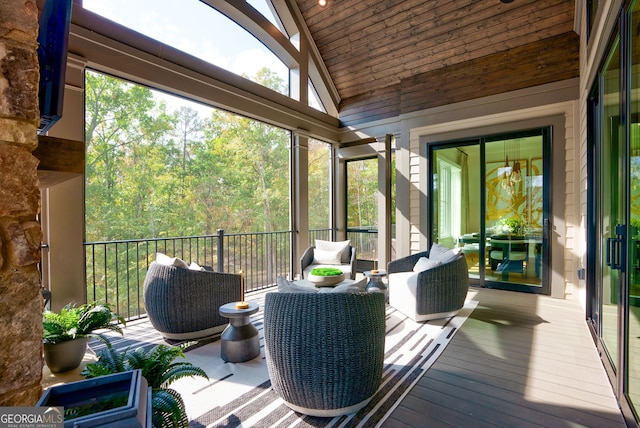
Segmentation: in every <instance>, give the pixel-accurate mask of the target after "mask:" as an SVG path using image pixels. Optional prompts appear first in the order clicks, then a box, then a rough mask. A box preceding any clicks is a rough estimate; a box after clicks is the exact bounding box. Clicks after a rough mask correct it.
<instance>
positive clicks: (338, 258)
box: [313, 248, 342, 265]
mask: <svg viewBox="0 0 640 428" xmlns="http://www.w3.org/2000/svg"><path fill="white" fill-rule="evenodd" d="M313 264H316V265H340V264H342V255H341V251H340V250H338V251H331V250H319V249H317V248H316V249H315V250H313Z"/></svg>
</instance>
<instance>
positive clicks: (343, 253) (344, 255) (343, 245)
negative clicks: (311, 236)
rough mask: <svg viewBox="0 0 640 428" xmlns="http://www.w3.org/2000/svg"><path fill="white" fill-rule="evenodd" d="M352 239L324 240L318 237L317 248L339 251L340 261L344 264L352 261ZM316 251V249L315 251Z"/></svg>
mask: <svg viewBox="0 0 640 428" xmlns="http://www.w3.org/2000/svg"><path fill="white" fill-rule="evenodd" d="M350 245H351V241H349V240H347V241H323V240H321V239H316V250H323V251H339V252H340V261H341V263H342V264H345V263H349V261H351V249H350V248H349V246H350ZM314 252H315V251H314Z"/></svg>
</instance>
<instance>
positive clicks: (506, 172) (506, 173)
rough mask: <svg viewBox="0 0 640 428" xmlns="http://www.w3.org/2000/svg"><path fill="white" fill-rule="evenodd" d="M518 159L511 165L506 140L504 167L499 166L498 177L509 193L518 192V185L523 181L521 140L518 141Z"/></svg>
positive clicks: (516, 150)
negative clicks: (520, 158)
mask: <svg viewBox="0 0 640 428" xmlns="http://www.w3.org/2000/svg"><path fill="white" fill-rule="evenodd" d="M515 155H516V160H515V161H514V162H513V167H511V166H509V154H508V152H507V141H506V140H505V142H504V167H502V168H498V178H499V179H500V185H501V186H502V188H503V189H504V190H505V191H506V192H507V194H508V195H513V194H514V193H515V192H516V185H517V184H518V183H520V182H521V181H522V168H521V167H520V160H519V157H520V141H516V149H515Z"/></svg>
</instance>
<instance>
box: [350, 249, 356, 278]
mask: <svg viewBox="0 0 640 428" xmlns="http://www.w3.org/2000/svg"><path fill="white" fill-rule="evenodd" d="M349 248H350V249H351V259H350V260H349V264H351V279H356V247H354V246H350V247H349Z"/></svg>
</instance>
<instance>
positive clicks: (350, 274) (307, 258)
mask: <svg viewBox="0 0 640 428" xmlns="http://www.w3.org/2000/svg"><path fill="white" fill-rule="evenodd" d="M315 249H316V247H315V246H311V247H309V248H307V249H306V250H304V253H302V257H300V274H301V276H302V278H303V279H304V278H308V277H309V272H311V270H312V269H314V268H316V267H322V266H328V267H334V268H338V269H340V270H341V271H342V272H344V274H345V277H346V278H348V279H356V249H355V248H354V247H353V246H352V245H350V246H349V261H348V262H346V263H343V264H341V265H317V264H313V257H314V251H315Z"/></svg>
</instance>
